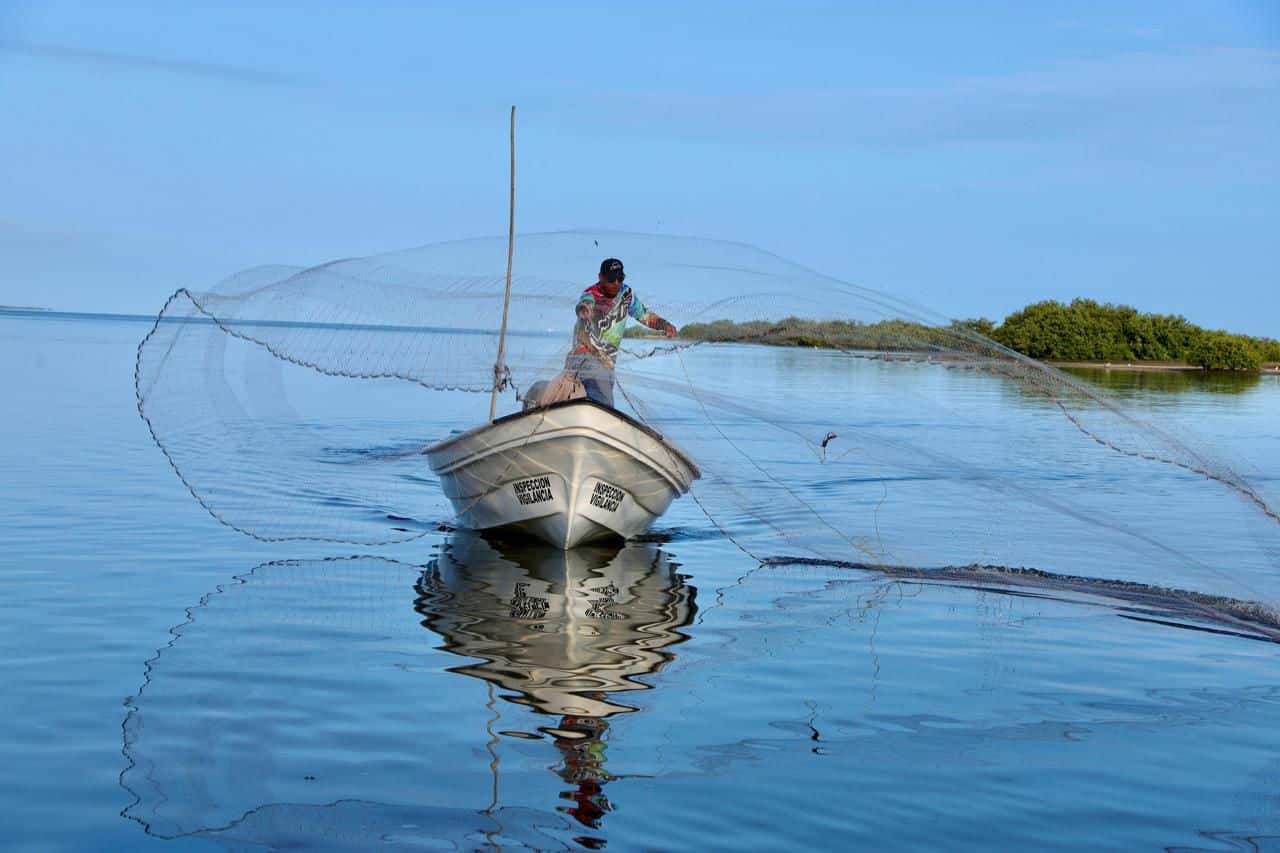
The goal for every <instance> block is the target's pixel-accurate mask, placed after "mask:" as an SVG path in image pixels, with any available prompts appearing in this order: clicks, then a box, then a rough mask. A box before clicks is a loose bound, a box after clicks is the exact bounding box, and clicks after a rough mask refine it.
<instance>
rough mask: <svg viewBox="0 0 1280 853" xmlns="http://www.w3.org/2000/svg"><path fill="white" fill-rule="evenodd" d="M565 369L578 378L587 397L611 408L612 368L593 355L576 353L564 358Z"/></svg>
mask: <svg viewBox="0 0 1280 853" xmlns="http://www.w3.org/2000/svg"><path fill="white" fill-rule="evenodd" d="M564 366H565V369H566V370H568V371H569V372H570V373H572V374H573V375H574V376H576V377H577V378H578V381H579V382H581V383H582V388H583V390H584V391H586V392H587V399H588V400H594V401H595V402H597V403H601V404H603V405H606V406H608V407H609V408H613V368H612V367H609V366H608V365H607V364H605V363H604V362H603V361H601V360H600V359H598V358H596V357H595V356H594V355H587V354H585V353H578V354H575V355H571V356H569V357H568V358H567V359H566V360H565V364H564Z"/></svg>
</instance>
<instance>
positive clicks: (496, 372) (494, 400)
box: [489, 104, 516, 423]
mask: <svg viewBox="0 0 1280 853" xmlns="http://www.w3.org/2000/svg"><path fill="white" fill-rule="evenodd" d="M507 210H508V216H507V291H506V294H505V295H504V296H503V299H502V328H501V329H500V330H499V331H498V360H497V361H496V362H494V364H493V394H492V396H490V397H489V423H493V416H494V413H495V412H497V410H498V389H499V388H500V387H501V386H502V379H503V373H504V364H503V362H504V361H505V360H506V353H507V312H508V311H509V310H510V308H511V261H512V258H513V257H514V256H515V248H516V108H515V105H514V104H512V106H511V196H510V198H509V201H508V206H507Z"/></svg>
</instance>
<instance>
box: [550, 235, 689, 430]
mask: <svg viewBox="0 0 1280 853" xmlns="http://www.w3.org/2000/svg"><path fill="white" fill-rule="evenodd" d="M626 279H627V274H626V273H625V272H623V269H622V261H620V260H618V259H617V258H605V259H604V261H602V262H601V264H600V277H599V279H598V280H597V281H596V283H595V284H593V285H591V286H590V287H588V288H587V289H586V290H584V291H582V297H581V298H580V299H579V300H578V305H577V308H576V309H575V310H576V312H577V315H578V322H577V324H576V325H575V326H574V331H573V349H572V350H571V351H570V352H569V357H568V358H566V359H565V365H564V366H565V372H566V373H568V374H570V375H572V376H574V377H576V378H577V380H578V381H579V382H581V383H582V388H583V390H584V391H586V393H587V398H588V399H590V400H594V401H595V402H597V403H603V404H604V405H606V406H613V365H614V361H615V360H616V359H617V356H618V347H619V346H621V344H622V332H623V329H625V328H626V325H627V317H634V318H635V319H636V320H638V321H640V322H641V323H643V324H644V325H646V326H648V327H649V328H650V329H654V330H655V331H659V332H662V333H663V334H664V335H666V336H667V337H668V338H674V337H675V336H676V327H675V326H674V325H673V324H671V323H668V322H667V321H666V320H664V319H662V318H661V317H659V316H658V315H657V314H655V313H653V312H652V311H650V310H649V309H648V308H645V307H644V304H643V303H642V302H641V301H640V300H639V299H637V298H636V294H635V291H633V290H632V289H631V288H630V287H629V286H627V285H626V284H624V283H623V282H625V281H626Z"/></svg>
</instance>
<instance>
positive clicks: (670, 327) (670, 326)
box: [662, 323, 676, 338]
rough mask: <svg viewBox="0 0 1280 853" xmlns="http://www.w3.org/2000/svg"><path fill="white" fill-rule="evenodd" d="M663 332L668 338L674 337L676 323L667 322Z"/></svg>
mask: <svg viewBox="0 0 1280 853" xmlns="http://www.w3.org/2000/svg"><path fill="white" fill-rule="evenodd" d="M662 333H663V334H664V335H666V336H667V337H668V338H674V337H675V336H676V324H675V323H667V324H666V327H665V328H664V329H663V330H662Z"/></svg>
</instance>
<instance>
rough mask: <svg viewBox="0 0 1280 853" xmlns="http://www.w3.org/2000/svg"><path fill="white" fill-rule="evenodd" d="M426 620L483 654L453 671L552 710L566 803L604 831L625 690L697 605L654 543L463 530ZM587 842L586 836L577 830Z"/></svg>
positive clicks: (439, 565)
mask: <svg viewBox="0 0 1280 853" xmlns="http://www.w3.org/2000/svg"><path fill="white" fill-rule="evenodd" d="M418 591H419V593H420V594H421V597H420V598H419V599H418V603H417V608H418V611H419V612H420V613H421V614H422V615H423V617H424V624H425V625H426V626H427V627H429V628H430V629H431V630H433V631H435V632H436V633H438V634H440V636H441V637H442V638H444V640H445V645H444V648H445V650H447V651H449V652H452V653H454V654H457V655H462V656H466V657H471V658H478V659H479V661H478V662H477V663H470V664H466V665H463V666H458V667H455V668H452V669H451V671H452V672H457V673H461V674H464V675H469V676H473V677H475V678H479V679H483V680H484V681H486V682H489V683H490V684H492V685H494V686H496V687H499V688H502V689H504V690H507V691H511V692H510V693H509V694H508V695H507V696H506V697H505V698H507V699H509V700H511V701H514V702H518V703H521V704H524V705H527V706H529V707H531V708H533V709H535V710H536V711H538V712H540V713H542V714H546V715H548V716H550V717H552V718H554V720H555V722H554V723H552V724H549V725H547V726H543V727H540V730H541V731H542V732H544V733H545V734H547V735H548V736H550V737H551V738H553V739H554V742H555V746H556V748H557V749H558V750H559V752H560V754H561V759H562V760H561V764H560V766H559V767H558V769H557V772H558V773H559V774H560V777H561V778H562V779H563V780H564V781H565V782H566V783H567V784H568V785H570V786H571V787H570V788H569V789H568V790H566V791H564V792H562V793H561V795H560V796H561V797H562V798H563V799H566V800H568V801H571V802H572V805H567V806H564V807H562V808H561V811H564V812H566V813H567V814H569V815H571V816H572V817H573V818H574V819H576V820H577V821H578V822H579V823H581V824H583V825H584V826H587V827H590V828H598V827H599V826H600V821H601V818H602V817H603V816H604V814H605V813H606V812H608V811H609V810H610V804H609V801H608V799H607V798H606V796H605V793H604V786H605V784H606V783H607V782H609V781H610V780H611V779H612V778H613V777H612V776H610V774H609V772H608V770H607V769H606V766H605V764H606V762H605V746H606V745H605V735H606V732H607V731H608V728H609V724H608V720H609V718H610V717H613V716H614V715H617V714H620V713H625V712H628V711H633V710H635V708H634V707H632V706H630V705H628V704H626V693H628V692H630V691H636V690H644V689H647V688H648V686H649V685H647V684H645V683H644V682H643V681H641V680H640V677H641V676H646V675H651V674H654V673H656V672H658V671H659V670H661V669H662V667H663V666H664V665H666V664H667V663H668V662H670V661H671V660H672V659H673V657H674V656H673V654H672V652H671V647H673V646H675V645H676V644H677V643H680V642H682V641H683V640H685V639H687V636H686V635H685V634H683V633H681V629H682V628H684V627H685V626H687V625H689V624H690V622H691V621H692V620H693V617H694V614H695V613H696V611H697V606H696V604H695V602H694V598H695V589H694V587H692V586H689V585H687V584H686V583H685V578H684V576H682V575H680V574H678V573H677V572H675V571H674V566H673V565H672V564H671V563H670V562H669V561H668V558H667V555H666V554H665V553H664V552H663V551H661V550H660V549H658V548H657V547H655V546H653V545H651V544H643V543H636V542H628V543H626V544H621V545H620V544H619V543H616V542H615V543H610V544H595V545H589V546H583V547H579V548H576V549H573V550H570V551H562V550H560V549H558V548H554V547H551V546H548V545H543V544H541V543H533V542H528V541H519V542H517V541H504V540H498V539H486V538H484V537H483V536H481V535H480V534H476V533H465V532H464V533H459V534H456V535H455V536H454V537H453V538H452V539H450V541H449V542H448V543H447V544H446V545H445V547H444V548H443V550H442V551H441V553H440V556H439V557H438V558H437V559H436V560H434V561H433V562H432V563H431V565H430V566H429V568H428V570H427V571H426V572H424V573H423V575H422V578H421V579H420V581H419V583H418ZM579 840H581V841H587V840H588V839H579Z"/></svg>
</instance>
